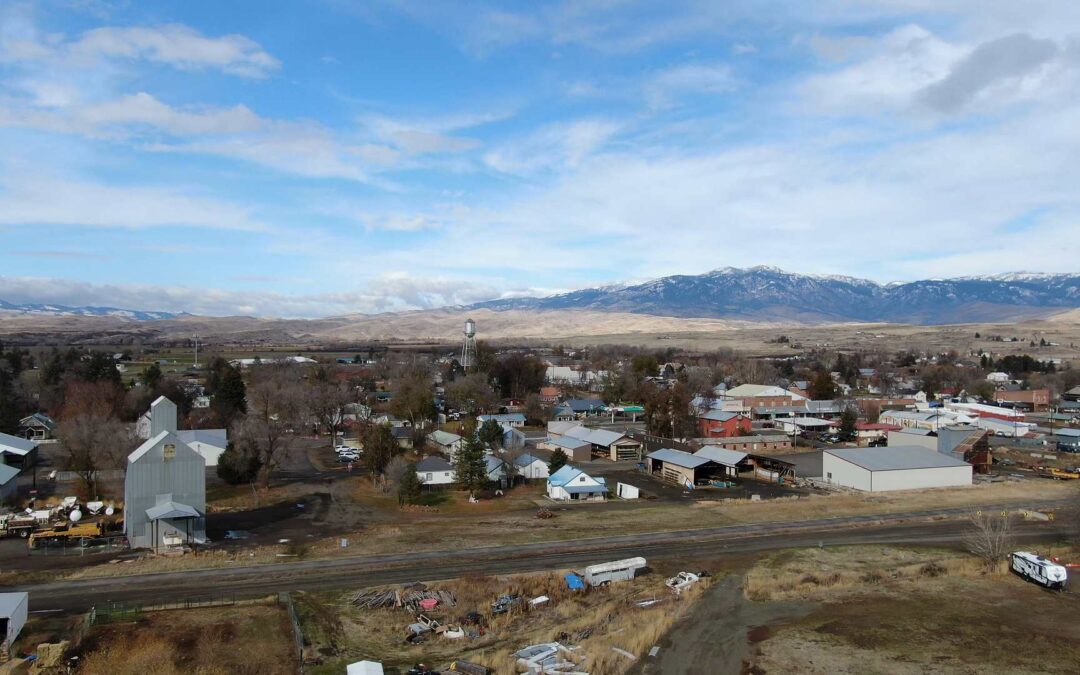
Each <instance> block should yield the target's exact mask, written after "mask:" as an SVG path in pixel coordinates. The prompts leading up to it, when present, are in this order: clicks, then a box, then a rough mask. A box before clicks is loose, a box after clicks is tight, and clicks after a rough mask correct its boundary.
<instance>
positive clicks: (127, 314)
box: [0, 300, 184, 321]
mask: <svg viewBox="0 0 1080 675" xmlns="http://www.w3.org/2000/svg"><path fill="white" fill-rule="evenodd" d="M0 312H14V313H18V314H40V315H50V316H107V317H113V318H117V319H128V320H131V321H159V320H161V319H175V318H176V317H178V316H184V314H183V313H177V312H152V311H144V310H139V309H118V308H116V307H68V306H67V305H46V304H41V303H23V304H14V303H10V302H6V301H4V300H0Z"/></svg>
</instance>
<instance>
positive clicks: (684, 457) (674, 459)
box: [645, 448, 712, 469]
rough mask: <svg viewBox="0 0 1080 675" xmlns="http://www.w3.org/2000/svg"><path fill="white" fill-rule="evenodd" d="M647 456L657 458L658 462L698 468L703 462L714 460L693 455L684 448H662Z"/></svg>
mask: <svg viewBox="0 0 1080 675" xmlns="http://www.w3.org/2000/svg"><path fill="white" fill-rule="evenodd" d="M645 456H646V457H648V458H649V459H655V460H656V461H658V462H664V463H665V464H674V465H675V466H681V467H684V468H687V469H696V468H698V467H699V466H701V465H702V464H708V463H709V462H711V461H712V460H710V459H708V458H706V457H699V456H697V455H691V454H690V453H689V452H683V451H682V450H675V449H672V448H660V449H659V450H655V451H653V452H650V453H649V454H647V455H645Z"/></svg>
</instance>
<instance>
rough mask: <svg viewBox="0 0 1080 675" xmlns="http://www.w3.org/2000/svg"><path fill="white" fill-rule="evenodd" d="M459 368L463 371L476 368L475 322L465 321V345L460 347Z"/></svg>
mask: <svg viewBox="0 0 1080 675" xmlns="http://www.w3.org/2000/svg"><path fill="white" fill-rule="evenodd" d="M461 367H462V368H464V369H465V370H469V369H470V368H475V367H476V322H475V321H473V320H472V319H465V343H464V344H463V345H461Z"/></svg>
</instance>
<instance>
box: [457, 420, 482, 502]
mask: <svg viewBox="0 0 1080 675" xmlns="http://www.w3.org/2000/svg"><path fill="white" fill-rule="evenodd" d="M454 477H455V479H456V480H457V482H458V484H459V485H461V486H462V487H463V488H465V489H466V490H468V491H469V492H470V493H473V494H474V493H476V491H477V490H481V489H483V487H484V486H485V485H487V483H488V475H487V461H486V460H485V459H484V444H483V442H482V441H481V440H480V438H479V436H477V434H476V433H475V432H474V433H473V434H472V435H470V436H468V437H466V439H465V441H464V442H463V443H462V444H461V449H460V450H458V452H457V454H456V455H455V456H454Z"/></svg>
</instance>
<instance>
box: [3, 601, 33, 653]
mask: <svg viewBox="0 0 1080 675" xmlns="http://www.w3.org/2000/svg"><path fill="white" fill-rule="evenodd" d="M29 604H30V596H29V595H28V594H26V593H0V638H2V639H3V643H2V644H0V651H2V652H3V653H4V655H5V656H6V655H9V654H10V653H11V644H12V643H13V642H15V640H16V638H18V637H19V633H20V632H22V629H23V626H24V625H26V615H27V611H26V610H27V608H28V606H29Z"/></svg>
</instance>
